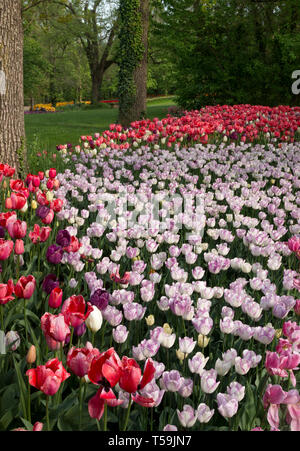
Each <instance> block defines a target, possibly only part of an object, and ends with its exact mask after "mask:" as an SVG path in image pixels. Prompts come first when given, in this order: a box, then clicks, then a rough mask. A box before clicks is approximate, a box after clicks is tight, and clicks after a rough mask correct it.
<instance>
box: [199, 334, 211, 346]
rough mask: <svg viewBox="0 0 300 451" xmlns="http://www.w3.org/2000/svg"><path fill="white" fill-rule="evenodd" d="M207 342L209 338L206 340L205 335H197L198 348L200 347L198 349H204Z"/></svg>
mask: <svg viewBox="0 0 300 451" xmlns="http://www.w3.org/2000/svg"><path fill="white" fill-rule="evenodd" d="M209 341H210V338H208V337H207V336H206V335H202V334H199V335H198V346H200V348H206V346H207V345H208V343H209Z"/></svg>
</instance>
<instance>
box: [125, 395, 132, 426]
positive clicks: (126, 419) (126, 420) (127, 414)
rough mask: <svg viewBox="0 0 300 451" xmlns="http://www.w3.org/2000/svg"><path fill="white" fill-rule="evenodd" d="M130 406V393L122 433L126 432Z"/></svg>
mask: <svg viewBox="0 0 300 451" xmlns="http://www.w3.org/2000/svg"><path fill="white" fill-rule="evenodd" d="M131 404H132V399H131V393H130V395H129V403H128V408H127V413H126V418H125V423H124V427H123V431H124V432H125V431H126V429H127V426H128V420H129V415H130V409H131Z"/></svg>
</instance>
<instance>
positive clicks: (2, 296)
mask: <svg viewBox="0 0 300 451" xmlns="http://www.w3.org/2000/svg"><path fill="white" fill-rule="evenodd" d="M13 294H14V283H13V281H12V280H11V279H10V280H9V281H8V282H7V284H4V283H1V284H0V305H4V304H7V303H8V302H9V301H12V300H13V299H14V297H13V296H12V295H13Z"/></svg>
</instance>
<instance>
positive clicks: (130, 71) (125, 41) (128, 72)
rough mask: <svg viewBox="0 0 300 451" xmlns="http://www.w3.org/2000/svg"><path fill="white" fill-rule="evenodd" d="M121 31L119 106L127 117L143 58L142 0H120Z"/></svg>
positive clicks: (132, 101) (123, 115)
mask: <svg viewBox="0 0 300 451" xmlns="http://www.w3.org/2000/svg"><path fill="white" fill-rule="evenodd" d="M119 14H120V31H119V52H118V63H119V86H118V92H119V106H120V112H119V115H120V117H121V118H122V117H126V116H127V114H128V112H129V111H130V109H131V108H132V106H133V104H134V101H135V94H136V86H135V82H134V71H135V69H136V68H137V67H138V65H139V64H140V62H141V61H142V59H143V55H144V52H145V48H144V45H143V41H142V36H143V27H142V18H141V12H140V0H120V9H119Z"/></svg>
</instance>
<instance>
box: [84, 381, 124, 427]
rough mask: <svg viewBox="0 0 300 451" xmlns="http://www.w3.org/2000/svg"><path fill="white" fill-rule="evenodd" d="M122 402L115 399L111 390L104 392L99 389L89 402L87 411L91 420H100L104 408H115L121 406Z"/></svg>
mask: <svg viewBox="0 0 300 451" xmlns="http://www.w3.org/2000/svg"><path fill="white" fill-rule="evenodd" d="M123 402H124V401H123V400H120V399H117V398H116V396H115V394H114V393H113V391H112V390H108V391H106V390H105V389H103V387H101V388H100V389H99V390H98V391H97V393H96V394H95V396H93V398H91V399H90V400H89V404H88V410H89V414H90V417H91V418H96V419H97V420H99V421H100V420H101V418H102V415H103V413H104V406H105V404H107V405H108V406H109V407H116V406H120V405H121V404H123Z"/></svg>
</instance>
